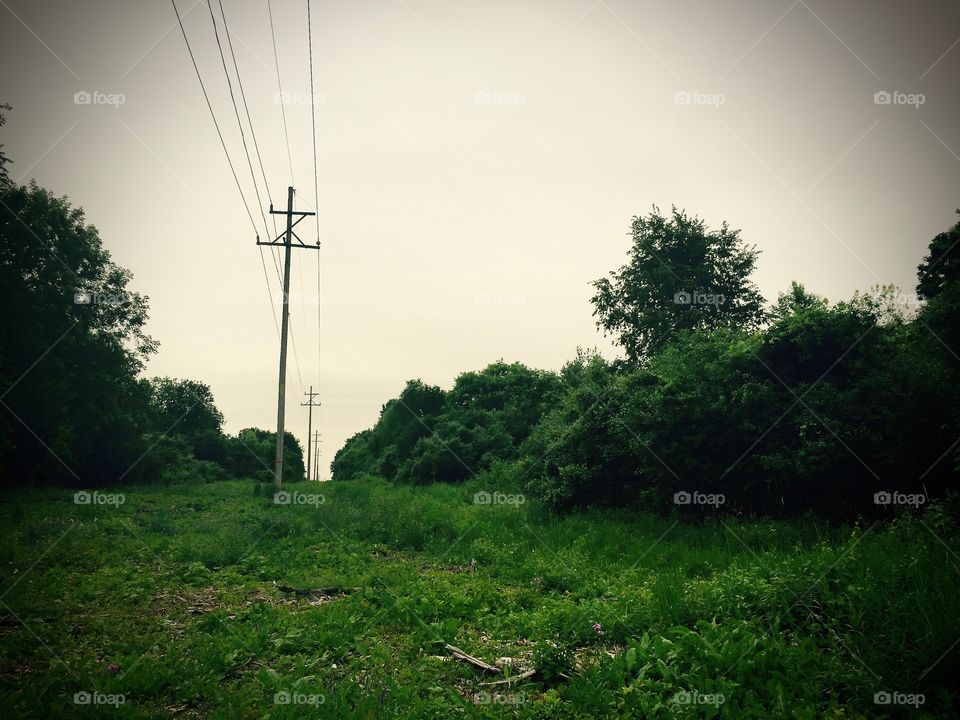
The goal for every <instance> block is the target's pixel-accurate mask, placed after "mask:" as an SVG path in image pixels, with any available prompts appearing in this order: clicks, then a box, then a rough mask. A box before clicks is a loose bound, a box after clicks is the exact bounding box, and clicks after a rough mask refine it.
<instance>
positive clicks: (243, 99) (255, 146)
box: [217, 0, 277, 234]
mask: <svg viewBox="0 0 960 720" xmlns="http://www.w3.org/2000/svg"><path fill="white" fill-rule="evenodd" d="M217 2H218V4H219V5H220V16H221V17H222V18H223V31H224V33H226V35H227V47H229V48H230V58H231V59H232V60H233V71H234V73H235V74H236V76H237V85H239V86H240V100H241V102H242V103H243V111H244V113H246V116H247V125H248V126H249V128H250V137H251V138H252V139H253V149H254V150H255V151H256V153H257V162H258V163H259V164H260V175H261V176H262V177H263V187H264V189H265V190H266V191H267V200H268V201H269V202H270V204H271V205H273V198H272V197H271V196H270V185H269V184H268V183H267V173H266V171H264V169H263V158H262V157H261V156H260V144H259V143H258V142H257V133H256V131H255V130H254V129H253V120H251V119H250V107H249V106H248V105H247V94H246V92H244V90H243V79H242V78H241V77H240V66H239V65H238V64H237V56H236V54H235V53H234V51H233V38H232V37H230V28H229V26H228V25H227V14H226V13H225V12H224V11H223V0H217ZM271 220H273V232H274V234H276V232H277V220H276V218H274V217H273V216H271Z"/></svg>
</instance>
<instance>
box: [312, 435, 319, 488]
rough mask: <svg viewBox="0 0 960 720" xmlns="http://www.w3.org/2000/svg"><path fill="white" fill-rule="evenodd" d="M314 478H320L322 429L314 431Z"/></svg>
mask: <svg viewBox="0 0 960 720" xmlns="http://www.w3.org/2000/svg"><path fill="white" fill-rule="evenodd" d="M313 479H314V480H319V479H320V431H319V430H316V431H314V433H313Z"/></svg>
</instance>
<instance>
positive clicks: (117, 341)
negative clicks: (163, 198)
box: [0, 183, 156, 485]
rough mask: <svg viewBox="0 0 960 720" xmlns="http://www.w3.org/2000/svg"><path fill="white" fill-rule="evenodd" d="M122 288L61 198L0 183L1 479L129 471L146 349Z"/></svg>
mask: <svg viewBox="0 0 960 720" xmlns="http://www.w3.org/2000/svg"><path fill="white" fill-rule="evenodd" d="M130 280H131V274H130V272H129V271H127V270H125V269H123V268H121V267H118V266H117V265H115V264H114V263H113V262H112V261H111V259H110V254H109V253H108V252H107V251H106V250H105V249H104V248H103V245H102V243H101V240H100V237H99V235H98V233H97V230H96V228H94V227H93V226H91V225H87V224H86V223H85V218H84V214H83V211H82V210H81V209H79V208H73V207H71V206H70V204H69V202H68V201H67V199H66V198H58V197H55V196H54V195H53V194H52V193H50V192H48V191H47V190H44V189H42V188H40V187H38V186H37V185H36V184H35V183H33V184H31V185H30V186H18V185H14V184H12V183H6V184H3V185H0V302H2V304H3V307H5V308H7V312H6V314H5V316H4V322H3V324H2V325H0V383H2V385H3V387H4V388H8V390H7V391H6V395H5V396H4V398H3V404H4V406H5V407H4V408H0V412H2V415H0V468H2V470H3V477H4V478H5V481H6V482H26V483H31V484H32V483H70V484H74V485H77V484H85V485H89V484H99V485H105V484H110V483H114V482H117V481H118V480H119V479H120V478H122V477H125V478H127V479H129V473H130V472H131V471H132V469H133V470H136V469H137V468H135V467H134V466H135V465H136V462H137V459H138V458H139V457H140V455H141V454H142V452H143V451H144V450H145V449H146V448H145V444H144V442H143V433H144V432H145V431H146V430H147V397H148V392H147V388H146V387H145V386H144V385H143V384H142V383H140V382H138V381H137V375H138V373H139V372H140V371H141V370H142V368H143V364H144V362H145V360H146V358H147V357H148V356H149V355H150V354H151V353H153V352H154V351H155V350H156V344H155V343H154V341H153V340H152V339H151V338H150V337H149V336H147V335H146V334H145V332H144V325H145V323H146V320H147V299H146V298H145V297H143V296H141V295H139V294H137V293H135V292H131V291H130V290H128V285H129V283H130Z"/></svg>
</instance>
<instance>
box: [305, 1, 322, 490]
mask: <svg viewBox="0 0 960 720" xmlns="http://www.w3.org/2000/svg"><path fill="white" fill-rule="evenodd" d="M307 48H308V51H309V59H310V130H311V133H312V135H313V202H314V208H313V209H314V210H315V211H316V212H317V213H318V214H317V215H316V217H315V224H316V226H317V392H318V393H319V392H321V391H322V385H321V383H320V363H321V360H320V358H321V355H320V351H321V345H320V318H321V308H320V304H321V300H320V215H319V212H320V184H319V181H318V179H317V178H318V173H317V103H316V101H315V99H314V90H313V22H312V19H311V17H310V0H307ZM318 452H319V451H318ZM316 462H317V464H319V462H320V458H319V455H318V457H317V461H316ZM319 476H320V475H319V468H317V477H318V478H319Z"/></svg>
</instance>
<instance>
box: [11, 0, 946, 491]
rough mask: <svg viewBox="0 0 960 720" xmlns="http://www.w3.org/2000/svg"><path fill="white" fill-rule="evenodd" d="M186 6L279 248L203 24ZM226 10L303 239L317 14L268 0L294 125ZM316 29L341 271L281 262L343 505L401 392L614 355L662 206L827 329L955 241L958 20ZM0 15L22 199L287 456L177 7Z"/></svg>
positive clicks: (296, 423)
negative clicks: (66, 229)
mask: <svg viewBox="0 0 960 720" xmlns="http://www.w3.org/2000/svg"><path fill="white" fill-rule="evenodd" d="M177 5H178V7H179V8H180V11H181V13H182V14H183V16H184V25H185V27H186V31H187V35H188V37H189V39H190V42H191V43H192V46H193V49H194V52H195V53H196V57H197V62H198V64H199V67H200V72H201V75H202V76H203V80H204V82H205V83H206V85H207V89H208V92H209V93H210V98H211V102H212V104H213V108H214V112H215V114H216V117H217V121H218V122H219V123H220V126H221V128H222V129H223V132H224V136H225V139H226V143H227V147H228V149H229V152H230V155H231V157H232V160H233V163H234V166H235V167H236V170H237V173H238V176H239V178H240V182H241V184H242V186H243V192H244V194H245V196H246V198H247V201H248V202H249V203H250V206H251V211H252V213H253V215H254V220H255V221H256V224H257V227H258V231H259V232H260V234H261V235H263V234H264V233H265V230H264V229H263V221H262V219H261V216H260V211H259V209H258V208H257V198H256V195H255V193H254V188H253V183H252V181H251V177H250V171H249V169H248V166H247V160H246V156H245V155H244V151H243V145H242V143H241V138H240V132H239V129H238V126H237V120H236V118H235V116H234V114H233V107H232V105H231V103H230V96H229V92H228V89H227V82H226V79H225V76H224V72H223V68H222V66H221V61H220V56H219V54H218V51H217V45H216V40H215V36H214V31H213V26H212V24H211V18H210V11H209V9H208V7H207V3H206V2H205V1H203V2H193V1H192V0H177ZM213 7H214V9H215V11H216V13H217V22H218V27H219V29H220V32H221V41H222V42H223V43H224V49H225V51H226V52H227V63H228V67H229V68H230V70H231V72H232V70H233V68H232V62H231V60H230V56H229V48H228V47H227V45H226V36H225V35H224V34H223V25H222V20H221V17H220V14H219V5H218V2H217V0H214V1H213ZM223 7H224V10H225V11H226V19H227V23H228V25H229V28H230V32H231V35H232V40H233V45H234V50H235V51H236V55H237V62H238V64H239V68H240V76H241V79H242V81H243V89H244V90H245V93H246V96H247V101H248V104H249V110H250V115H251V118H252V121H253V128H254V130H255V136H256V140H257V144H258V146H259V150H260V154H261V156H262V159H263V165H264V167H265V171H266V177H267V181H268V187H269V192H270V196H271V197H272V198H273V201H274V203H275V204H276V205H277V206H278V207H279V206H282V205H285V202H286V188H287V186H288V185H290V184H291V172H290V166H289V163H288V156H287V145H286V143H285V140H284V128H283V121H282V115H281V107H284V108H285V110H286V114H287V124H288V130H289V142H290V149H291V155H292V165H293V184H294V186H295V187H296V189H297V192H298V197H297V200H296V204H297V206H298V209H303V210H309V209H311V208H312V207H313V206H314V204H315V202H314V197H315V196H314V174H313V173H314V171H313V149H312V139H311V123H310V107H311V106H310V100H309V97H310V83H309V75H308V72H309V64H308V59H307V53H308V49H307V22H306V0H296V1H295V2H293V1H288V0H273V15H274V23H275V28H276V33H277V43H278V54H279V70H280V78H281V83H282V86H283V90H284V92H285V95H284V96H283V98H282V100H284V101H285V103H286V104H284V105H282V106H281V103H280V102H278V86H277V76H276V66H275V64H274V55H273V46H272V44H271V34H270V22H269V17H268V14H267V2H266V0H223ZM311 12H312V15H313V52H314V72H315V84H316V91H317V97H316V104H315V108H316V119H317V137H316V142H317V162H318V173H319V188H318V190H319V217H318V221H317V222H314V220H313V219H307V220H305V221H303V222H302V223H301V224H300V226H299V227H298V231H299V230H302V232H300V236H301V237H302V238H303V239H304V240H305V241H307V242H315V241H316V234H317V229H318V228H319V234H320V238H321V241H322V243H323V247H322V250H321V251H320V253H319V254H318V253H316V252H314V251H308V250H299V251H295V252H294V255H293V272H292V288H291V293H292V295H293V303H294V304H293V305H292V310H291V326H292V332H293V342H294V346H295V353H294V352H293V350H294V347H293V346H291V354H290V364H289V374H288V378H289V381H288V388H289V393H288V398H289V401H288V409H287V417H288V428H289V429H291V430H292V431H293V432H294V433H295V434H296V435H297V436H298V437H299V438H300V439H301V441H303V442H304V443H305V441H306V434H307V433H306V426H307V419H306V412H305V408H300V407H299V406H298V404H297V403H298V402H299V401H301V400H302V399H303V397H302V396H301V395H300V393H301V392H302V391H305V390H306V389H307V386H309V385H311V384H312V385H314V387H315V388H319V390H320V400H321V402H322V403H323V406H322V409H321V411H320V412H319V416H315V418H314V427H315V428H319V430H320V431H321V432H322V434H323V441H322V445H321V447H322V453H323V460H322V463H321V467H322V470H323V472H324V474H325V475H328V472H329V471H328V465H329V461H330V460H331V459H332V457H333V453H334V452H335V451H336V450H337V449H338V448H339V447H340V446H341V445H342V444H343V442H344V440H345V439H346V438H347V437H349V436H350V435H352V434H353V433H355V432H357V431H359V430H361V429H363V428H366V427H369V426H371V425H372V424H373V423H374V421H375V420H376V417H377V414H378V412H379V410H380V406H381V405H382V403H383V402H385V401H386V400H387V399H388V398H390V397H394V396H396V395H397V394H398V393H399V391H400V390H401V389H402V387H403V383H404V381H405V380H407V379H410V378H418V377H419V378H422V379H423V380H424V381H427V382H430V383H434V384H439V385H441V386H443V387H445V388H446V387H449V386H450V385H451V384H452V382H453V380H454V378H455V377H456V376H457V374H459V373H460V372H463V371H466V370H474V369H479V368H482V367H484V366H485V365H487V364H488V363H490V362H493V361H496V360H498V359H500V358H503V359H504V360H507V361H514V360H518V361H521V362H524V363H527V364H528V365H531V366H535V367H542V368H553V369H559V367H560V366H561V365H562V364H563V363H564V362H565V361H566V360H568V359H569V358H571V357H572V356H573V355H574V353H575V349H576V347H577V346H578V345H579V346H586V347H592V346H598V347H599V348H600V349H601V350H602V351H603V352H604V354H607V355H609V356H613V355H615V354H616V350H615V349H613V348H612V346H610V344H609V343H608V342H606V341H604V339H603V337H602V335H600V334H599V333H598V332H597V330H596V329H595V326H594V322H593V318H592V317H591V305H590V302H589V298H590V295H591V288H590V285H589V283H590V281H592V280H594V279H596V278H599V277H601V276H602V275H604V274H605V273H606V272H608V271H609V270H612V269H614V268H616V267H618V266H619V265H621V264H622V263H623V262H624V260H625V253H626V251H627V249H628V247H629V238H628V236H627V231H628V230H629V226H630V219H631V217H632V216H633V215H637V214H645V213H647V212H649V210H650V208H651V206H652V205H654V204H656V205H659V206H660V207H661V208H663V209H664V210H669V208H670V206H671V205H677V206H678V207H681V208H685V209H686V210H687V211H688V212H689V213H691V214H697V215H699V216H701V217H702V218H704V219H705V220H706V222H707V223H708V224H709V225H711V226H717V225H719V224H720V223H721V222H722V221H724V220H726V221H728V222H729V223H730V224H731V225H732V226H733V227H737V228H741V229H742V231H743V237H744V238H745V240H746V241H748V242H749V243H753V244H756V245H757V246H758V247H759V249H760V250H761V251H762V255H761V257H760V261H759V267H758V270H757V273H756V277H755V279H756V282H757V283H758V285H759V286H760V289H761V290H762V292H763V293H764V294H765V296H766V297H767V298H768V299H770V300H773V299H775V298H776V295H777V293H778V292H780V291H782V290H784V289H786V287H787V286H788V285H789V282H790V281H791V280H793V279H796V280H800V281H802V282H803V283H805V284H806V286H807V287H808V288H809V289H811V290H813V291H816V292H818V293H821V294H824V295H826V296H827V297H829V298H830V299H831V300H841V299H845V298H848V297H849V296H850V295H852V294H853V292H854V291H855V290H858V289H861V290H862V289H868V288H869V287H871V286H872V285H876V284H878V283H895V284H897V285H899V286H900V287H901V288H902V289H903V291H904V293H912V292H913V288H914V284H915V271H916V266H917V264H918V263H919V262H920V261H921V259H922V257H923V255H924V251H925V248H926V245H927V244H928V242H929V241H930V239H931V238H932V237H933V236H934V235H935V234H937V233H938V232H941V231H943V230H945V229H946V228H947V227H948V226H949V225H951V224H952V223H953V222H954V221H955V219H956V217H955V215H954V214H953V213H954V209H955V208H956V207H957V206H958V205H960V193H958V190H960V122H958V116H960V115H958V110H960V102H958V100H960V98H958V95H960V84H958V82H957V78H958V77H960V45H958V41H960V3H957V2H946V1H937V2H931V1H928V0H915V1H913V2H906V1H905V0H904V1H891V0H856V1H854V0H844V1H843V2H828V1H826V0H806V1H803V0H798V1H797V2H791V1H790V0H749V1H748V0H737V1H732V0H727V1H717V0H691V1H686V2H684V1H678V0H669V1H667V0H659V1H657V2H629V1H627V0H597V1H596V2H593V1H591V0H569V1H568V0H529V1H523V0H512V1H509V2H501V1H499V0H484V1H483V2H477V1H474V2H465V1H456V0H446V1H441V0H356V1H353V2H339V3H332V2H320V1H319V0H314V2H313V3H312V5H311ZM0 16H2V21H0V61H2V63H3V67H4V71H3V75H2V78H0V102H9V103H10V104H12V105H13V106H14V110H13V112H12V113H11V114H10V117H9V121H8V124H7V125H6V126H5V127H4V128H3V129H2V130H0V142H3V143H4V144H5V145H6V149H7V152H8V154H9V155H10V156H11V157H12V158H13V159H14V161H15V163H16V164H15V165H14V166H13V167H12V171H11V174H12V176H13V177H15V178H20V180H21V182H27V181H28V180H29V179H30V178H36V180H37V182H38V183H40V184H41V185H43V186H45V187H47V188H49V189H51V190H52V191H54V192H56V193H58V194H64V195H67V196H69V198H70V199H71V201H72V202H73V203H74V204H76V205H80V206H82V207H84V208H85V209H86V212H87V217H88V219H89V221H90V222H91V223H93V224H95V225H96V226H97V227H98V228H99V230H100V233H101V236H102V238H103V240H104V244H105V245H106V247H107V248H108V249H109V250H110V252H111V254H112V255H113V258H114V260H115V261H116V262H117V263H119V264H120V265H122V266H124V267H127V268H129V269H130V270H132V271H133V273H134V281H133V286H134V289H136V290H138V291H140V292H142V293H144V294H146V295H148V296H149V297H150V306H151V312H150V323H149V328H148V329H149V332H150V334H151V335H152V336H153V337H154V338H156V339H157V340H159V341H160V344H161V346H160V352H159V353H158V354H157V355H156V357H155V358H154V359H153V360H152V361H151V362H150V364H149V368H148V372H149V374H151V375H169V376H173V377H181V378H192V379H196V380H201V381H203V382H205V383H208V384H209V385H210V386H211V387H212V389H213V392H214V394H215V397H216V400H217V404H218V406H219V407H220V408H221V410H222V411H223V412H224V414H225V415H226V418H227V422H226V429H227V430H228V431H230V432H236V431H237V430H239V429H241V428H243V427H248V426H258V427H263V428H268V429H270V428H272V427H274V425H275V418H276V375H277V360H278V337H277V330H276V326H275V324H274V323H275V321H274V313H275V311H276V310H277V308H276V307H275V306H274V307H271V303H270V300H269V298H268V291H267V283H266V281H265V279H264V269H263V266H262V265H261V258H260V249H259V248H257V247H256V245H255V244H254V240H255V236H254V232H255V231H254V228H253V227H252V226H251V222H250V219H249V218H248V216H247V214H246V211H245V209H244V206H243V202H242V201H241V196H240V193H239V192H238V190H237V187H236V185H235V184H234V180H233V178H232V176H231V174H230V169H229V166H228V164H227V160H226V158H225V156H224V153H223V149H222V148H221V147H220V144H219V140H218V138H217V134H216V130H215V128H214V125H213V121H212V120H211V118H210V114H209V111H208V110H207V107H206V104H205V101H204V97H203V94H202V92H201V89H200V85H199V83H198V82H197V78H196V75H195V73H194V69H193V66H192V65H191V62H190V58H189V55H188V53H187V49H186V46H185V44H184V39H183V36H182V35H181V33H180V28H179V26H178V25H177V24H176V16H175V15H174V11H173V8H172V6H171V4H170V2H169V1H168V0H70V1H69V2H66V1H62V2H54V1H52V0H0ZM234 91H235V93H237V99H238V102H239V101H240V98H239V87H238V86H237V84H236V81H234ZM78 93H81V95H77V94H78ZM82 93H88V95H83V94H82ZM98 93H99V94H98ZM877 93H889V94H888V95H880V96H877V95H876V94H877ZM111 96H114V97H111ZM86 99H89V100H91V102H89V103H85V102H84V100H86ZM885 100H889V101H890V102H884V101H885ZM240 112H241V115H242V116H243V120H244V123H246V117H245V115H244V111H243V106H242V104H241V106H240ZM245 132H246V135H247V142H248V144H249V145H250V152H251V157H252V161H253V164H254V168H255V170H256V172H257V175H258V185H259V192H260V195H261V199H262V206H263V210H264V211H266V210H267V208H266V205H267V202H268V200H267V193H266V190H265V189H264V187H263V183H262V181H260V178H259V174H260V173H259V164H258V162H257V158H256V154H255V151H254V148H253V139H252V137H251V136H250V133H249V130H246V131H245ZM268 222H269V219H268ZM318 256H319V260H320V264H321V266H320V267H321V273H322V289H321V292H320V298H321V301H320V303H319V305H320V311H321V312H320V314H321V315H322V320H321V322H320V323H319V331H318V305H317V303H316V301H315V299H316V296H317V273H318V267H317V260H318ZM263 257H264V260H265V264H266V267H267V271H268V276H269V278H270V290H271V292H272V293H273V297H274V301H276V300H277V299H278V297H279V289H278V285H279V283H278V279H277V271H276V269H275V267H274V265H273V259H272V258H271V256H270V254H269V253H266V252H264V255H263ZM318 338H319V342H318Z"/></svg>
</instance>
